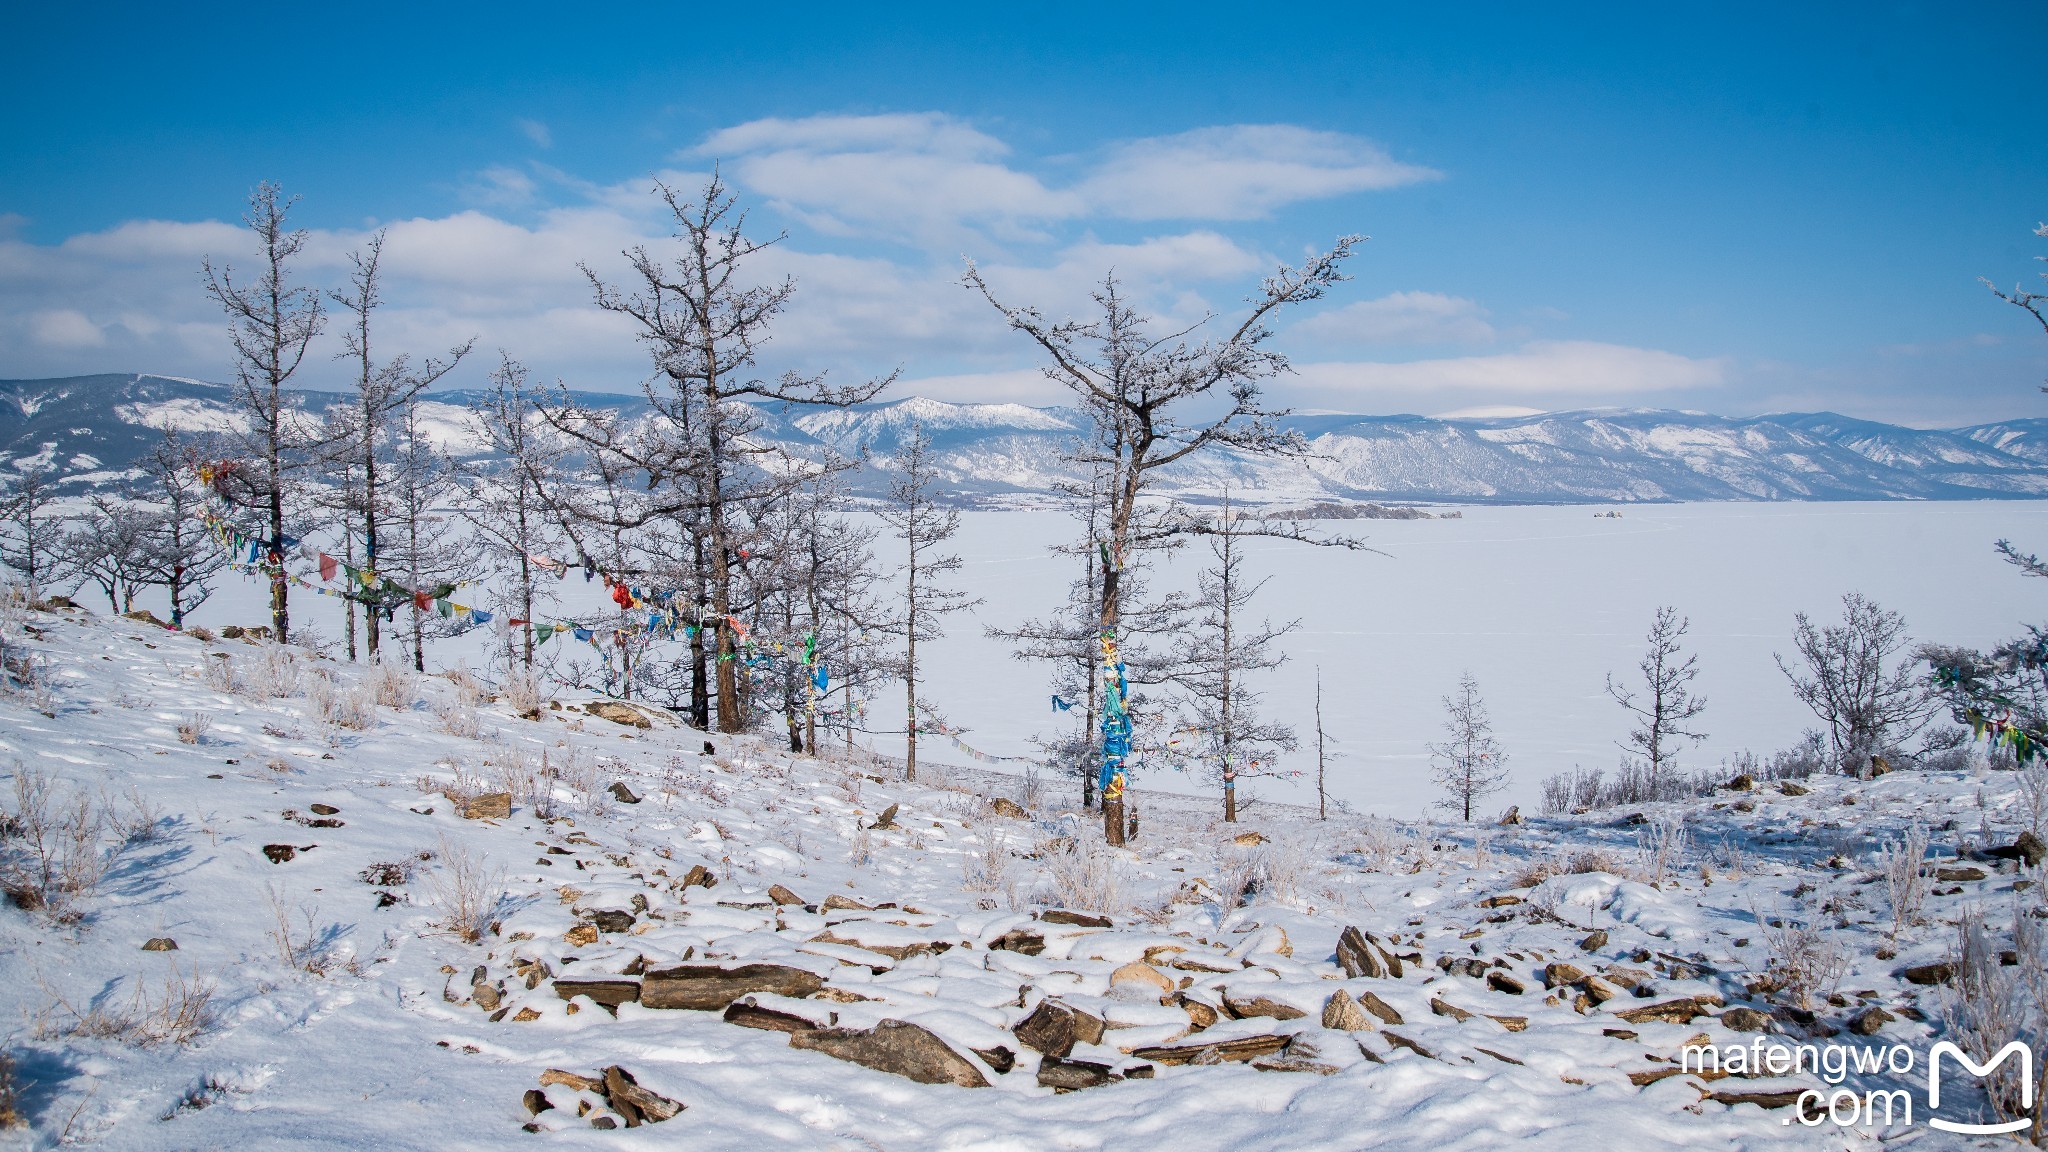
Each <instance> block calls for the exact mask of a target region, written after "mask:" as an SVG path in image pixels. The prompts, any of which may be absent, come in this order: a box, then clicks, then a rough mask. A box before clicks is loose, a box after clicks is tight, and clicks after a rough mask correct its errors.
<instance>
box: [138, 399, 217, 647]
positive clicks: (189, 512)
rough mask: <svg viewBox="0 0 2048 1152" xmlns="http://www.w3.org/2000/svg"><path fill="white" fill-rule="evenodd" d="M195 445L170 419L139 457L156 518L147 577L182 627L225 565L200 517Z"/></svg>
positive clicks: (202, 497) (201, 491)
mask: <svg viewBox="0 0 2048 1152" xmlns="http://www.w3.org/2000/svg"><path fill="white" fill-rule="evenodd" d="M196 462H197V461H196V459H195V456H194V453H193V450H192V449H191V448H190V447H189V446H187V445H186V444H185V443H184V442H183V441H181V440H180V439H179V437H178V434H177V433H176V432H174V431H173V430H172V429H171V428H170V427H169V426H168V425H166V426H165V428H164V430H163V439H161V440H159V441H158V442H157V444H156V446H155V447H154V448H153V449H152V450H151V451H150V454H149V455H147V456H145V457H143V458H142V460H141V461H140V463H139V465H138V466H139V467H140V469H141V470H142V475H143V483H144V487H143V489H142V490H141V492H140V493H139V496H140V498H141V499H144V500H147V501H148V502H149V503H150V504H151V505H153V506H154V508H155V510H156V512H157V515H158V516H159V518H160V519H159V522H158V524H157V530H156V533H155V536H154V541H153V548H152V554H151V559H150V568H151V575H150V577H149V582H150V583H152V584H157V585H161V586H162V587H163V589H164V592H165V594H166V595H168V596H169V597H170V601H171V627H173V628H183V627H184V626H185V614H186V613H187V612H190V611H192V610H193V609H195V608H197V607H199V606H200V605H201V604H204V603H206V601H207V598H208V597H210V596H212V595H213V578H214V576H216V575H218V574H219V573H220V571H221V569H223V568H225V567H227V558H226V557H224V556H222V555H221V552H220V546H219V545H218V544H217V543H215V542H214V540H213V539H212V537H211V536H210V535H208V533H207V532H206V529H205V528H204V527H203V526H202V525H201V523H200V512H201V511H202V510H204V508H205V506H206V490H205V486H204V485H202V484H201V483H200V481H199V475H198V472H197V470H196V469H195V467H194V465H195V464H196Z"/></svg>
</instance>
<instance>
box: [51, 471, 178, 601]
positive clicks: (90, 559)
mask: <svg viewBox="0 0 2048 1152" xmlns="http://www.w3.org/2000/svg"><path fill="white" fill-rule="evenodd" d="M158 518H159V514H158V513H157V512H155V511H154V510H152V509H149V508H146V507H142V506H140V505H137V504H133V503H130V502H129V501H126V500H122V499H119V498H116V497H112V496H108V495H104V494H101V495H95V496H93V497H92V499H91V500H90V501H88V503H87V507H86V509H85V511H84V512H82V513H80V514H79V516H78V517H77V518H76V519H75V520H73V521H72V523H73V524H74V525H75V527H73V528H72V530H71V531H70V533H68V534H67V535H66V536H65V538H64V564H65V567H66V568H67V569H68V570H69V571H70V572H71V574H72V575H73V577H74V578H75V579H78V580H80V581H87V582H91V583H93V584H97V585H99V589H100V591H101V592H102V593H104V594H105V595H106V597H107V610H108V611H110V612H112V613H114V614H116V615H119V614H121V613H124V612H133V611H134V610H135V595H136V593H138V592H140V591H141V590H142V589H143V588H144V587H146V586H147V585H148V584H149V583H150V576H151V575H152V573H153V571H154V565H153V562H154V560H155V558H156V540H155V537H156V532H157V524H158Z"/></svg>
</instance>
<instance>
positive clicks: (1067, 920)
mask: <svg viewBox="0 0 2048 1152" xmlns="http://www.w3.org/2000/svg"><path fill="white" fill-rule="evenodd" d="M1038 918H1039V919H1040V920H1043V921H1045V922H1046V923H1047V924H1071V925H1073V926H1074V927H1076V928H1113V927H1115V925H1113V924H1111V923H1110V922H1109V917H1107V916H1097V915H1094V914H1093V913H1089V912H1074V911H1071V910H1069V909H1066V908H1048V909H1046V910H1045V911H1044V912H1042V913H1040V914H1039V917H1038Z"/></svg>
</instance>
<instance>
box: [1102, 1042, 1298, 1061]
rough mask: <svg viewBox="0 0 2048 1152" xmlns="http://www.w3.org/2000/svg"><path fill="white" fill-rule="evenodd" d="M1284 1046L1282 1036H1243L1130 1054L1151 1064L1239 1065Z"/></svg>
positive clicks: (1138, 1050) (1143, 1050)
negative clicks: (1211, 1042) (1233, 1063)
mask: <svg viewBox="0 0 2048 1152" xmlns="http://www.w3.org/2000/svg"><path fill="white" fill-rule="evenodd" d="M1285 1047H1287V1037H1285V1036H1242V1037H1239V1038H1238V1039H1235V1040H1218V1041H1216V1042H1215V1043H1213V1044H1203V1043H1200V1042H1196V1043H1191V1044H1177V1045H1166V1046H1161V1047H1156V1048H1139V1049H1136V1050H1134V1051H1133V1052H1132V1053H1131V1055H1133V1056H1135V1057H1137V1058H1138V1059H1140V1060H1150V1061H1151V1062H1152V1063H1154V1064H1171V1065H1181V1064H1220V1063H1223V1062H1225V1061H1234V1062H1236V1063H1240V1064H1241V1063H1245V1062H1248V1061H1252V1060H1256V1059H1258V1058H1259V1057H1261V1056H1270V1055H1272V1054H1273V1053H1275V1052H1278V1051H1280V1050H1281V1049H1282V1048H1285Z"/></svg>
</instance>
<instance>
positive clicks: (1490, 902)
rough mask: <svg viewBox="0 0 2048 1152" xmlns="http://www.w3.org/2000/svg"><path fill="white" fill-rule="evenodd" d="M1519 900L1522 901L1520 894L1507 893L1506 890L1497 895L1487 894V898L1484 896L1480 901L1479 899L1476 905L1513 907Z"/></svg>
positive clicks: (1482, 906) (1483, 906)
mask: <svg viewBox="0 0 2048 1152" xmlns="http://www.w3.org/2000/svg"><path fill="white" fill-rule="evenodd" d="M1521 902H1522V898H1521V897H1520V896H1516V895H1514V894H1513V893H1507V892H1503V893H1502V894H1500V895H1499V896H1488V897H1487V898H1485V899H1484V900H1481V901H1479V902H1478V907H1481V908H1512V907H1514V906H1515V905H1517V904H1520V903H1521Z"/></svg>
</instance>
